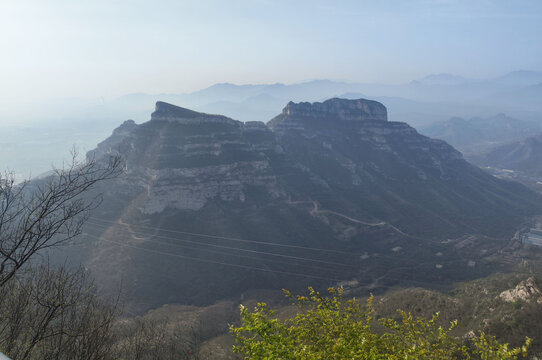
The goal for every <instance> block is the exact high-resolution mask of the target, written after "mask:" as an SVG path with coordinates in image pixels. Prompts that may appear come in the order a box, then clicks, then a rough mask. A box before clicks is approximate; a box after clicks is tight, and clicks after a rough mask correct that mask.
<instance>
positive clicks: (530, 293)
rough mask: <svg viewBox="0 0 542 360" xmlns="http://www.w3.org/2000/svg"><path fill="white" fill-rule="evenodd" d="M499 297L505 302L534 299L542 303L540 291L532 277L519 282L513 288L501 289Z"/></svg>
mask: <svg viewBox="0 0 542 360" xmlns="http://www.w3.org/2000/svg"><path fill="white" fill-rule="evenodd" d="M499 297H500V298H501V299H502V300H503V301H505V302H516V301H536V302H538V303H539V304H542V292H541V291H540V288H539V287H538V285H537V284H536V282H535V279H534V278H533V277H530V278H528V279H527V280H525V281H522V282H520V283H519V284H518V285H517V286H516V287H515V288H513V289H510V290H506V291H503V292H502V293H500V295H499Z"/></svg>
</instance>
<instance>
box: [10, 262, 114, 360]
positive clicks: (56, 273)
mask: <svg viewBox="0 0 542 360" xmlns="http://www.w3.org/2000/svg"><path fill="white" fill-rule="evenodd" d="M117 315H118V307H117V303H116V302H108V301H105V300H103V299H100V298H99V297H98V295H97V294H96V291H95V289H94V286H93V283H92V281H91V280H90V279H89V278H88V276H87V274H86V272H85V270H84V269H79V270H77V271H70V270H68V269H66V268H64V267H60V268H52V267H50V266H49V265H40V266H38V267H35V268H31V269H28V268H25V269H24V270H22V271H20V272H19V273H18V274H17V275H16V276H14V277H12V278H11V279H10V280H9V281H7V282H6V283H5V285H4V286H3V287H1V288H0V349H2V351H4V352H5V353H6V354H8V355H9V356H10V357H11V358H12V359H14V360H25V359H74V360H107V359H112V358H114V357H112V353H111V348H112V344H113V342H114V339H113V337H112V327H113V324H114V322H115V320H116V317H117Z"/></svg>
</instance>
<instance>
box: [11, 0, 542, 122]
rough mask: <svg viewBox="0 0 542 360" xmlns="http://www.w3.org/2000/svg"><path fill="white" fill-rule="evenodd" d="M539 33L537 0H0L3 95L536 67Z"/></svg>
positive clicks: (541, 66) (28, 99) (19, 100)
mask: <svg viewBox="0 0 542 360" xmlns="http://www.w3.org/2000/svg"><path fill="white" fill-rule="evenodd" d="M541 39H542V1H540V0H530V1H529V0H514V1H508V0H476V1H472V0H457V1H454V0H433V1H429V0H410V1H406V0H396V1H378V0H370V1H364V0H354V1H347V0H344V1H341V0H330V1H321V0H310V1H305V0H295V1H294V0H289V1H283V0H228V1H219V0H208V1H207V0H196V1H190V0H171V1H170V0H154V1H138V0H126V1H123V0H105V1H104V0H88V1H87V0H80V1H73V0H0V49H1V56H0V106H2V107H17V106H28V104H32V102H40V101H41V102H43V101H48V100H49V99H54V98H85V97H93V98H102V97H103V98H104V99H111V98H115V97H118V96H120V95H123V94H127V93H137V92H144V93H183V92H190V91H194V90H198V89H201V88H204V87H207V86H209V85H212V84H214V83H221V82H232V83H236V84H245V83H275V82H282V83H295V82H300V81H305V80H311V79H324V78H326V79H335V80H345V81H352V82H379V83H401V82H407V81H410V80H413V79H418V78H421V77H424V76H426V75H428V74H432V73H452V74H456V75H461V76H466V77H474V78H484V77H491V76H498V75H501V74H504V73H506V72H509V71H513V70H520V69H525V70H536V71H542V41H541ZM0 122H1V119H0Z"/></svg>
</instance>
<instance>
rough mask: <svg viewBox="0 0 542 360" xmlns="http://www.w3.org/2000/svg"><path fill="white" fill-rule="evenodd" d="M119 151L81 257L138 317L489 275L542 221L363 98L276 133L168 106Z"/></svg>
mask: <svg viewBox="0 0 542 360" xmlns="http://www.w3.org/2000/svg"><path fill="white" fill-rule="evenodd" d="M219 89H220V87H218V88H216V89H215V90H216V91H221V90H219ZM242 91H247V89H246V88H245V89H243V90H242ZM110 153H119V154H121V155H122V156H123V157H124V158H125V159H126V173H125V174H124V175H123V176H122V177H120V178H118V179H116V180H115V181H113V182H112V183H110V184H108V185H107V186H105V187H103V188H102V189H101V190H102V191H103V193H104V202H103V204H102V206H101V207H100V208H99V209H98V210H97V212H96V214H95V215H94V216H93V217H92V218H91V219H90V220H89V222H88V224H87V225H88V226H87V228H86V230H85V232H86V237H85V238H84V239H83V240H82V243H81V246H80V247H77V248H73V250H72V251H73V254H72V255H73V256H78V257H79V258H81V259H83V260H84V262H85V266H86V267H87V268H89V269H90V270H91V271H92V273H93V275H94V276H95V277H96V279H97V281H98V284H99V285H100V286H101V287H102V288H103V289H105V290H107V289H110V290H111V289H116V287H117V286H118V285H119V284H122V285H123V291H124V292H125V293H126V295H127V297H128V298H129V299H131V302H130V304H129V307H130V308H131V309H132V310H135V311H143V310H146V309H149V308H153V307H156V306H159V305H162V304H165V303H176V302H177V303H195V304H202V303H212V302H213V301H214V300H216V299H220V298H225V297H232V296H233V297H235V296H240V294H241V293H242V292H243V291H248V290H251V289H262V288H282V287H287V288H296V287H304V286H306V285H308V284H313V285H322V286H328V285H330V284H338V283H339V282H340V281H343V280H348V281H352V282H355V283H356V284H358V285H359V286H361V287H365V288H366V289H367V290H368V291H369V290H370V291H378V289H382V288H386V287H388V286H390V285H393V284H416V283H420V282H422V283H424V284H439V285H442V284H443V283H444V282H446V281H454V280H458V279H465V278H471V277H476V276H479V275H481V274H487V273H488V272H489V271H490V269H492V266H494V265H491V264H492V262H491V261H495V257H494V256H493V254H494V253H495V250H496V249H498V248H500V246H502V244H503V243H504V242H505V241H507V240H508V239H509V237H510V236H512V235H513V233H514V231H515V229H516V227H517V226H518V225H519V224H520V223H521V222H523V221H524V220H525V218H526V217H527V216H531V215H533V214H536V213H538V212H539V211H540V210H542V205H541V204H542V201H541V198H540V197H539V196H538V195H537V194H536V193H533V192H531V191H530V190H528V189H527V188H525V187H523V186H522V185H519V184H516V183H511V182H506V181H502V180H499V179H497V178H495V177H493V176H491V175H489V174H487V173H485V172H484V171H482V170H480V169H479V168H477V167H475V166H472V165H470V164H469V163H468V162H466V161H465V160H464V159H463V158H462V156H461V154H460V153H459V152H458V151H457V150H455V149H454V148H452V147H451V146H450V145H448V144H447V143H445V142H444V141H441V140H434V139H430V138H428V137H425V136H422V135H420V134H418V133H417V132H416V130H415V129H413V128H412V127H410V126H409V125H407V124H406V123H403V122H393V121H388V119H387V110H386V108H385V106H383V105H382V104H381V103H378V102H375V101H370V100H363V99H356V100H347V99H337V98H334V99H331V100H327V101H324V102H322V103H320V102H316V103H309V102H301V103H295V102H289V103H288V104H287V105H286V107H284V109H283V110H282V112H281V113H280V114H279V115H277V116H275V117H274V118H273V119H272V120H271V121H270V122H269V123H268V124H267V125H266V124H265V123H262V122H246V123H242V122H239V121H236V120H232V119H231V118H228V117H226V116H222V115H209V114H205V113H200V112H196V111H192V110H188V109H186V108H180V107H177V106H173V105H170V104H168V103H164V102H158V103H157V104H156V109H155V111H154V113H153V114H152V116H151V120H150V121H148V122H145V123H143V124H140V125H138V124H136V123H135V122H133V121H127V122H125V123H124V124H123V125H122V126H120V127H119V128H117V129H116V130H115V131H114V132H113V135H112V136H111V137H109V138H108V139H106V140H105V141H103V142H102V143H100V144H99V145H98V147H97V148H96V149H95V150H94V151H92V152H91V153H90V154H89V156H94V157H97V158H101V157H107V156H108V154H110ZM490 259H493V260H490ZM473 264H478V265H473Z"/></svg>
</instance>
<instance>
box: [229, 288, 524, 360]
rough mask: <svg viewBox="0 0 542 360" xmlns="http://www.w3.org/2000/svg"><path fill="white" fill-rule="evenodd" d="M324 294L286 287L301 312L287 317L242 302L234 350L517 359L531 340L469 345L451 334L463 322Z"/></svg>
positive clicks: (334, 292) (289, 355) (259, 354)
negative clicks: (384, 310)
mask: <svg viewBox="0 0 542 360" xmlns="http://www.w3.org/2000/svg"><path fill="white" fill-rule="evenodd" d="M328 291H329V293H330V296H328V297H326V296H322V295H321V294H320V293H318V292H317V291H315V290H314V289H313V288H309V296H293V295H292V294H291V293H290V292H288V291H286V290H285V293H286V295H287V296H288V297H290V298H291V299H292V300H293V302H294V304H295V305H297V306H298V307H299V311H298V312H297V314H296V315H295V316H293V317H291V318H287V319H285V320H281V319H279V318H278V317H276V316H275V314H274V312H273V310H271V309H269V308H268V306H267V305H266V304H265V303H258V304H257V306H256V307H255V309H254V311H252V312H251V311H249V310H248V309H247V308H246V307H244V306H242V305H241V320H242V324H241V326H238V327H237V326H233V325H232V326H231V328H230V331H231V332H232V334H233V335H234V336H235V338H236V341H237V343H238V345H236V346H234V352H236V353H239V354H243V355H244V357H245V359H255V360H256V359H258V360H268V359H292V360H293V359H296V360H305V359H306V360H308V359H311V360H317V359H322V360H323V359H325V360H339V359H341V360H342V359H397V360H399V359H404V360H407V359H412V360H414V359H481V360H491V359H495V360H496V359H499V360H504V359H516V358H517V357H518V356H519V355H523V356H526V355H527V348H528V347H529V345H530V342H531V340H530V339H528V338H527V341H526V342H525V344H524V345H523V346H522V347H521V348H510V347H509V345H508V344H504V345H503V344H500V343H498V342H497V341H496V339H495V338H494V337H491V336H487V335H486V334H484V333H479V334H478V336H477V337H474V339H473V341H472V345H471V346H469V347H467V346H466V345H463V344H462V343H461V341H459V340H458V339H456V338H454V337H453V336H451V335H450V332H451V331H452V330H453V329H454V328H455V327H456V326H457V321H453V322H451V323H450V324H449V326H447V327H442V326H439V325H438V323H439V321H438V320H439V316H438V314H435V315H434V316H433V317H432V318H431V319H425V318H415V317H413V316H412V314H410V313H407V312H403V311H399V314H400V316H401V319H400V321H396V320H394V319H390V318H385V317H384V318H380V319H378V320H377V319H376V316H375V312H374V309H373V298H372V297H370V298H369V299H368V301H367V304H366V305H361V304H360V303H359V302H358V301H356V300H355V299H350V300H345V299H344V298H343V291H342V289H341V288H339V289H335V288H330V289H328Z"/></svg>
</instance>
